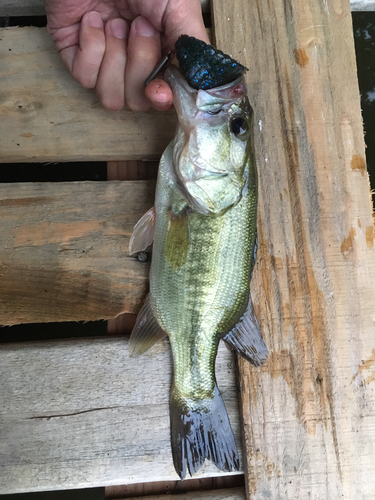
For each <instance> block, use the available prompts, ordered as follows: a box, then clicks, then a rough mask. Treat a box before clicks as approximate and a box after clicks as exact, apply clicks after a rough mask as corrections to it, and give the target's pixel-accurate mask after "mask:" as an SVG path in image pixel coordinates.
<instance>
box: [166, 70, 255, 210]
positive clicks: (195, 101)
mask: <svg viewBox="0 0 375 500" xmlns="http://www.w3.org/2000/svg"><path fill="white" fill-rule="evenodd" d="M166 80H167V81H168V83H169V84H170V85H171V87H172V90H173V95H174V105H175V108H176V111H177V115H178V119H179V123H180V128H179V131H178V133H177V135H176V139H175V147H174V154H173V168H174V172H175V175H176V177H177V180H178V184H179V186H180V187H181V189H182V190H183V192H184V194H185V196H186V198H187V199H188V202H189V204H190V206H191V207H192V208H193V209H195V210H197V211H198V212H200V213H202V214H205V215H207V214H221V213H223V212H225V211H226V210H228V209H229V208H230V207H232V206H233V205H235V204H236V203H238V202H239V201H240V199H241V198H242V196H243V194H244V192H245V191H246V190H247V185H248V181H249V162H250V161H251V145H252V144H251V142H252V108H251V106H250V103H249V100H248V98H247V96H246V88H245V84H244V82H243V80H242V78H241V77H240V78H238V79H237V80H235V81H234V82H232V83H230V84H226V85H223V86H220V87H216V88H213V89H209V90H203V89H200V90H195V89H193V88H191V87H190V86H189V85H188V83H187V82H186V80H185V78H184V77H183V76H182V74H181V73H180V72H179V70H178V69H177V68H175V67H173V66H172V67H170V68H169V69H168V70H167V72H166Z"/></svg>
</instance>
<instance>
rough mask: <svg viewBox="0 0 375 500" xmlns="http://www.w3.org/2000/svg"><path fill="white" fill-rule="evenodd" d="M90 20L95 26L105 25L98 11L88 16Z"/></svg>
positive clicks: (90, 23) (91, 24)
mask: <svg viewBox="0 0 375 500" xmlns="http://www.w3.org/2000/svg"><path fill="white" fill-rule="evenodd" d="M88 22H89V25H90V26H92V27H93V28H101V27H102V26H103V23H102V18H101V17H100V14H98V12H91V13H90V14H89V16H88Z"/></svg>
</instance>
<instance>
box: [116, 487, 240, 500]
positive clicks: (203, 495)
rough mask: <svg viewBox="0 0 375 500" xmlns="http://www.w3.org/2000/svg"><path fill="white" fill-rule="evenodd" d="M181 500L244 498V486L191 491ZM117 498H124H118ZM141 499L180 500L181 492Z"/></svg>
mask: <svg viewBox="0 0 375 500" xmlns="http://www.w3.org/2000/svg"><path fill="white" fill-rule="evenodd" d="M182 498H183V500H246V493H245V488H226V489H223V490H212V491H191V492H188V493H185V494H184V495H183V497H182ZM126 499H127V500H136V499H137V500H139V497H126ZM119 500H125V498H123V499H119ZM142 500H181V493H179V494H177V495H173V494H171V495H169V494H168V495H151V496H148V497H142Z"/></svg>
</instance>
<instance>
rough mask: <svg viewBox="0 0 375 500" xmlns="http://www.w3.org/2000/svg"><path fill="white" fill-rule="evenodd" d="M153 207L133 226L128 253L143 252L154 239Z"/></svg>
mask: <svg viewBox="0 0 375 500" xmlns="http://www.w3.org/2000/svg"><path fill="white" fill-rule="evenodd" d="M154 230H155V207H152V208H150V210H148V211H147V212H146V213H145V214H144V215H143V216H142V217H141V218H140V219H139V221H138V222H137V224H136V225H135V226H134V229H133V234H132V235H131V238H130V242H129V253H130V255H133V254H135V253H137V252H143V251H144V250H146V248H147V247H149V246H150V245H152V242H153V241H154Z"/></svg>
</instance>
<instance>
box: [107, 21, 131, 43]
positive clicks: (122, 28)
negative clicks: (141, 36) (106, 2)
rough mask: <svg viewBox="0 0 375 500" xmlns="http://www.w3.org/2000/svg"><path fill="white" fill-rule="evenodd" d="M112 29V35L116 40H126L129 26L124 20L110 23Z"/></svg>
mask: <svg viewBox="0 0 375 500" xmlns="http://www.w3.org/2000/svg"><path fill="white" fill-rule="evenodd" d="M110 28H111V31H112V35H113V36H115V37H116V38H121V39H122V38H126V34H127V31H128V26H127V24H126V22H125V21H123V20H122V19H113V20H112V21H111V22H110Z"/></svg>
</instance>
